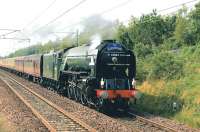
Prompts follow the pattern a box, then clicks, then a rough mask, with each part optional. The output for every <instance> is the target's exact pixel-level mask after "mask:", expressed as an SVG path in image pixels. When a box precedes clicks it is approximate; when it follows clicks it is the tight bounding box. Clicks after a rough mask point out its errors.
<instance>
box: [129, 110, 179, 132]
mask: <svg viewBox="0 0 200 132" xmlns="http://www.w3.org/2000/svg"><path fill="white" fill-rule="evenodd" d="M128 114H130V115H132V116H134V117H136V118H137V119H138V120H140V121H142V122H146V123H151V124H152V125H153V126H155V127H158V128H161V129H164V130H166V131H169V132H177V131H178V130H175V129H173V128H171V127H168V126H165V125H163V124H161V123H157V122H154V121H151V120H149V119H146V118H144V117H142V116H139V115H137V114H134V113H132V112H130V111H128Z"/></svg>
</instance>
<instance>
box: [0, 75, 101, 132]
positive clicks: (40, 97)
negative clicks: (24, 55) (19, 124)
mask: <svg viewBox="0 0 200 132" xmlns="http://www.w3.org/2000/svg"><path fill="white" fill-rule="evenodd" d="M5 76H7V75H5ZM7 78H9V79H10V80H11V81H13V82H15V83H17V84H18V85H20V86H22V87H23V88H24V89H26V90H27V91H29V92H30V93H32V94H33V95H35V96H36V97H38V98H39V99H41V100H42V101H44V102H46V103H47V104H48V105H49V106H51V107H53V108H54V109H56V110H58V111H59V112H60V113H62V114H63V115H65V116H66V117H68V118H70V119H71V120H73V121H74V122H76V123H77V124H79V125H80V126H82V127H83V128H85V129H86V130H88V131H90V132H96V131H97V130H95V129H94V128H92V127H90V126H89V125H87V124H86V123H84V122H82V121H81V120H80V119H78V118H76V117H74V116H73V115H71V114H70V113H68V112H66V111H65V110H64V109H62V108H61V107H59V106H57V105H55V104H54V103H52V102H50V101H49V100H47V99H46V98H44V97H42V96H41V95H39V94H37V93H36V92H34V91H32V90H30V89H29V88H28V87H27V86H25V85H23V84H21V83H20V82H18V81H17V80H15V79H13V78H12V77H9V76H7ZM1 80H3V81H4V83H5V84H7V85H8V86H9V88H10V89H11V90H12V91H13V92H14V93H15V94H16V95H17V96H18V97H19V98H20V99H21V100H22V101H23V102H24V103H25V104H26V105H27V107H29V108H30V109H31V111H32V112H33V114H35V116H36V117H37V118H38V119H39V120H41V121H42V123H43V124H44V125H45V126H46V127H47V128H48V129H49V130H50V131H51V132H56V129H55V128H53V127H52V126H51V124H50V123H49V122H48V121H47V120H46V119H45V118H44V117H43V116H42V115H41V114H40V113H39V112H37V110H35V109H34V108H33V107H32V106H31V105H30V104H29V103H28V102H27V101H26V100H25V99H24V98H23V97H22V96H21V95H20V94H19V93H18V92H17V91H16V90H15V89H14V88H13V87H12V86H11V85H10V84H9V83H8V82H7V81H6V80H5V79H3V78H2V77H1Z"/></svg>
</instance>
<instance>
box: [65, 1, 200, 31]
mask: <svg viewBox="0 0 200 132" xmlns="http://www.w3.org/2000/svg"><path fill="white" fill-rule="evenodd" d="M130 1H131V0H128V1H125V2H123V3H121V4H119V5H117V6H114V7H112V8H110V9H107V10H105V11H102V12H101V13H99V14H98V15H103V14H106V13H108V12H111V11H113V10H115V9H118V8H120V7H121V6H124V5H126V4H128V3H129V2H130ZM196 1H198V0H191V1H187V2H183V3H180V4H177V5H174V6H170V7H167V8H164V9H160V10H158V11H157V13H160V12H164V11H167V10H170V9H173V8H177V7H180V6H183V5H187V4H190V3H194V2H196ZM171 13H174V11H173V12H171ZM171 13H169V14H171ZM129 20H130V19H128V20H126V21H129ZM126 21H124V22H126ZM81 22H82V21H79V22H76V23H73V24H70V25H68V26H66V27H64V28H62V29H61V30H65V29H66V28H69V27H74V26H76V25H78V24H80V23H81ZM146 22H147V21H146Z"/></svg>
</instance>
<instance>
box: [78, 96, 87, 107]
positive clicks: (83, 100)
mask: <svg viewBox="0 0 200 132" xmlns="http://www.w3.org/2000/svg"><path fill="white" fill-rule="evenodd" d="M80 97H81V98H80V102H81V104H83V105H87V98H86V96H85V94H83V93H81V95H80Z"/></svg>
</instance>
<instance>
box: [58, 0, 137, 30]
mask: <svg viewBox="0 0 200 132" xmlns="http://www.w3.org/2000/svg"><path fill="white" fill-rule="evenodd" d="M131 1H133V0H126V1H125V2H122V3H120V4H118V5H116V6H113V7H111V8H109V9H106V10H104V11H102V12H100V13H98V14H97V15H103V14H106V13H108V12H111V11H113V10H116V9H118V8H120V7H122V6H125V5H126V4H128V3H129V2H131ZM81 22H82V21H78V22H76V23H73V24H70V25H68V26H65V27H64V28H62V29H61V30H63V29H66V28H68V27H72V26H76V25H78V24H80V23H81Z"/></svg>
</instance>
